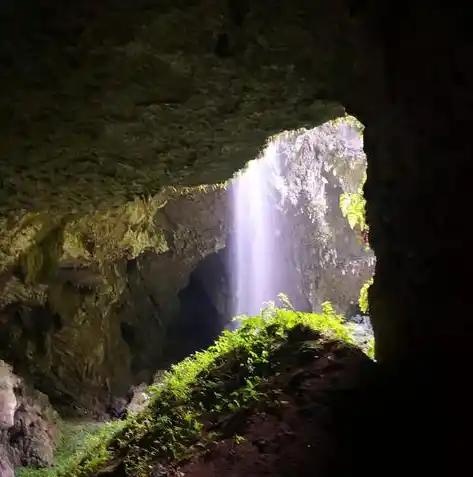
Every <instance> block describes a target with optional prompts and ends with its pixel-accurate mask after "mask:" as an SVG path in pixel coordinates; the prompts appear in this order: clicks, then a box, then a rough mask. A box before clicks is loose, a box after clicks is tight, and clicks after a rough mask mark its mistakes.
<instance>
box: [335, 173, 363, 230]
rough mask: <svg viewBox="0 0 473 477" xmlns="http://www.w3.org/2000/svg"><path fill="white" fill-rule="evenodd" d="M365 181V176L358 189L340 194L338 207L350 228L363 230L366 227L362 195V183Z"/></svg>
mask: <svg viewBox="0 0 473 477" xmlns="http://www.w3.org/2000/svg"><path fill="white" fill-rule="evenodd" d="M365 181H366V176H365V178H364V179H363V182H362V183H361V185H360V187H359V189H358V191H357V192H355V193H352V194H350V193H344V194H342V195H341V196H340V209H341V211H342V214H343V216H344V217H345V218H346V219H347V220H348V223H349V224H350V227H351V228H352V229H358V230H360V231H364V230H367V229H368V224H367V223H366V200H365V197H364V195H363V184H364V183H365Z"/></svg>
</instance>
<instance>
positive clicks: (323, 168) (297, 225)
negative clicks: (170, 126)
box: [227, 118, 375, 315]
mask: <svg viewBox="0 0 473 477" xmlns="http://www.w3.org/2000/svg"><path fill="white" fill-rule="evenodd" d="M361 129H362V125H361V124H359V123H357V122H356V121H355V120H354V119H353V118H351V119H348V120H343V121H337V122H330V123H326V124H324V125H323V126H320V127H318V128H315V129H311V130H305V131H295V132H287V133H284V134H282V135H280V136H277V137H275V138H274V139H273V141H272V143H271V144H270V145H269V146H268V148H267V149H266V150H265V151H264V152H263V153H262V155H261V159H260V161H261V163H260V164H258V165H257V167H258V168H260V169H258V171H257V173H255V172H256V169H252V171H253V172H252V171H250V172H249V174H250V175H251V174H253V176H252V178H251V179H250V180H249V181H248V182H246V176H245V175H244V173H243V174H242V176H241V177H240V178H238V179H236V183H235V187H237V188H238V189H237V190H238V191H240V192H237V193H236V194H235V193H233V194H232V196H233V197H234V200H241V198H240V197H239V195H238V194H240V193H246V192H244V191H245V190H247V189H251V188H255V187H258V188H259V189H260V191H263V192H259V193H258V194H255V195H258V197H257V198H256V197H255V198H254V199H253V198H252V199H251V200H250V201H249V207H251V201H252V200H261V201H264V203H265V204H266V205H265V206H264V207H261V208H262V209H264V210H265V213H267V214H269V215H271V217H270V219H269V220H264V218H261V220H263V222H264V224H260V223H253V222H251V223H246V222H245V223H243V224H237V226H240V227H243V228H245V234H249V237H248V238H245V237H243V236H242V234H241V233H239V234H236V233H235V231H234V230H233V229H232V231H231V234H233V236H234V237H231V240H230V244H229V249H230V250H229V253H230V256H229V257H228V259H227V261H229V265H228V267H227V268H228V269H229V271H230V275H232V272H236V269H237V268H238V267H236V266H235V264H236V262H237V260H238V250H239V247H238V244H236V243H235V241H236V240H249V242H250V243H249V245H248V247H252V246H254V245H253V242H252V241H253V238H252V235H251V234H252V232H253V230H252V228H253V227H270V228H271V230H269V231H267V232H265V233H264V241H267V242H268V244H267V246H268V247H269V249H270V250H271V254H272V256H271V267H272V269H271V272H270V274H271V277H269V276H268V277H265V276H264V272H260V273H259V275H260V279H261V280H264V279H265V278H266V279H267V281H268V283H263V284H258V283H254V284H252V286H255V287H258V286H262V287H263V288H264V287H266V288H267V287H270V288H271V293H272V295H273V296H274V298H273V299H275V298H276V295H277V294H278V293H284V294H286V295H288V297H289V298H290V301H291V302H292V304H293V306H295V307H296V308H297V309H299V310H304V311H317V312H319V311H321V304H322V303H323V302H324V301H331V302H332V304H333V305H334V307H335V309H336V311H337V312H339V313H341V314H343V315H346V314H347V313H348V312H349V309H350V308H353V306H352V305H353V304H356V303H357V300H358V296H359V292H360V289H361V286H362V285H363V284H364V283H365V282H366V281H367V280H368V279H369V278H371V276H372V274H373V270H374V263H375V258H374V254H373V253H372V251H370V250H367V249H366V248H365V246H364V245H363V243H362V241H361V239H360V237H359V236H357V234H356V233H355V232H354V231H353V230H352V229H351V228H350V226H349V224H348V221H347V219H346V218H345V217H343V215H342V213H341V210H340V196H341V195H342V194H343V193H345V192H355V191H357V190H358V188H359V187H360V186H361V184H362V180H363V177H364V174H365V171H366V156H365V154H364V152H363V142H362V139H361ZM256 181H260V183H257V182H256ZM239 184H240V185H239ZM230 188H232V186H230ZM241 191H243V192H241ZM260 196H262V197H260ZM248 213H249V211H248ZM239 220H244V221H246V219H245V218H239ZM255 220H258V221H259V220H260V218H258V219H255ZM234 226H235V224H233V227H234ZM246 229H248V230H246ZM260 240H263V239H260ZM260 246H263V247H264V244H261V245H260ZM252 260H253V261H255V263H254V264H252V265H251V266H253V267H254V266H261V267H264V266H265V264H264V263H260V264H258V263H257V262H258V257H253V259H252ZM251 266H250V264H244V265H243V267H244V270H246V269H248V270H249V273H248V277H247V279H248V280H250V281H251V279H252V273H251V270H252V269H251ZM274 275H276V276H274ZM229 281H230V282H232V281H233V282H235V279H234V277H232V276H230V279H229ZM268 291H269V290H268ZM260 305H262V303H261V304H260Z"/></svg>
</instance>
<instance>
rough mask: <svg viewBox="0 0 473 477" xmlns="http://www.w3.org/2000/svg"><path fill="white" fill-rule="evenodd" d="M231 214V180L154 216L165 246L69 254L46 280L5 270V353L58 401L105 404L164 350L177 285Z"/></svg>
mask: <svg viewBox="0 0 473 477" xmlns="http://www.w3.org/2000/svg"><path fill="white" fill-rule="evenodd" d="M224 215H225V194H224V189H222V188H216V189H215V192H214V193H212V194H211V195H209V194H208V193H207V192H206V190H205V189H203V190H195V191H188V192H187V193H186V194H185V195H181V196H179V197H177V198H175V199H173V200H169V201H168V202H167V203H166V205H165V206H163V207H162V208H159V210H157V211H155V214H154V216H153V217H152V218H151V221H152V223H151V224H148V226H147V227H149V228H150V229H151V228H152V229H153V231H154V233H155V234H158V236H159V237H162V241H161V242H160V244H161V245H160V246H159V247H158V246H154V247H152V246H149V245H148V250H147V251H146V252H143V253H139V254H138V255H136V256H135V255H134V254H132V253H130V255H129V257H128V259H117V260H116V261H109V260H108V259H106V260H103V261H101V260H98V259H97V260H95V263H94V257H92V258H89V259H88V260H87V258H86V257H84V256H81V257H80V260H79V259H77V258H76V259H75V262H73V263H72V264H71V261H70V258H68V257H67V256H66V257H65V258H63V259H62V260H61V261H59V263H58V268H57V270H56V271H55V273H54V275H53V276H52V277H51V278H49V280H44V281H43V283H40V284H27V283H25V280H24V279H22V277H18V275H14V274H12V273H10V275H7V274H6V273H5V275H4V283H3V299H4V300H5V302H4V303H3V307H2V309H1V311H0V329H1V334H0V349H1V350H2V355H3V356H4V357H5V358H6V359H8V360H9V361H10V362H12V363H14V364H15V366H16V367H17V368H18V370H19V371H20V372H21V373H22V375H24V376H27V377H28V378H29V379H31V380H32V382H34V383H35V385H36V386H37V387H38V389H40V390H41V391H43V392H45V393H46V394H47V395H48V396H50V398H51V399H52V401H53V403H54V404H55V405H56V406H58V408H59V409H61V410H64V411H67V412H71V410H74V412H79V413H83V412H85V411H86V410H88V411H92V412H94V411H96V412H98V413H101V412H103V411H104V409H105V407H106V405H107V402H108V399H109V396H114V395H124V394H125V393H126V391H127V389H128V388H129V386H130V385H131V384H134V383H135V380H137V381H136V383H135V384H137V383H140V382H142V381H147V380H150V379H151V378H152V375H153V373H154V371H155V369H156V366H158V365H159V363H161V362H162V361H163V360H164V359H165V356H163V352H164V341H165V337H166V333H167V329H168V327H169V325H170V324H171V323H172V322H173V320H175V319H176V316H177V314H178V311H179V300H178V292H179V290H180V289H181V288H183V287H184V286H185V284H186V281H187V279H188V277H189V274H190V271H191V270H192V269H193V268H194V267H195V266H196V264H197V263H198V262H199V260H201V259H202V258H203V257H204V256H205V255H207V254H209V253H212V252H215V251H217V250H218V249H219V248H221V247H223V246H224V244H225V236H226V229H225V227H226V225H225V222H224V221H223V220H222V217H223V216H224ZM109 220H110V219H109ZM108 225H109V226H110V227H113V226H115V227H117V226H119V225H120V224H116V223H114V222H113V220H110V221H109V222H108ZM104 226H107V224H104ZM164 244H165V246H164ZM110 245H111V246H109V248H108V249H106V250H111V247H113V244H110ZM68 250H70V249H68ZM103 250H105V249H104V248H103ZM66 253H67V251H66V252H65V255H66ZM77 389H80V390H81V392H80V393H77Z"/></svg>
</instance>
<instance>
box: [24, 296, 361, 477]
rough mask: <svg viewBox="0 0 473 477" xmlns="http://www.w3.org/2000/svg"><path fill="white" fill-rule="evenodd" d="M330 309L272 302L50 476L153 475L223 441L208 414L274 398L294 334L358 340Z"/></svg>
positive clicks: (167, 377) (174, 371)
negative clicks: (273, 381)
mask: <svg viewBox="0 0 473 477" xmlns="http://www.w3.org/2000/svg"><path fill="white" fill-rule="evenodd" d="M323 310H324V312H323V314H309V313H298V312H295V311H293V310H291V309H280V308H276V307H274V305H270V306H268V308H267V309H265V310H264V311H263V312H262V313H261V315H258V316H254V317H238V319H237V321H238V322H239V325H240V326H239V328H238V329H237V330H236V331H233V332H230V331H225V332H223V334H222V335H221V337H220V338H219V339H218V340H217V341H216V342H215V344H214V345H213V346H211V347H210V348H208V349H207V350H205V351H202V352H197V353H195V354H194V355H193V356H190V357H189V358H187V359H185V360H183V361H181V362H180V363H178V364H177V365H175V366H173V367H172V368H171V370H169V371H168V372H166V373H165V374H164V375H163V377H162V379H161V380H160V382H159V383H156V384H155V385H153V386H151V387H150V388H149V389H148V392H149V393H150V395H151V399H150V402H149V404H148V406H147V408H146V409H145V410H144V411H142V412H141V413H140V414H135V415H131V416H129V417H128V419H127V420H126V421H125V423H124V424H123V428H119V429H113V428H109V429H107V430H106V431H103V433H102V434H100V439H96V438H93V439H91V440H90V441H89V442H88V446H85V447H84V446H83V447H82V448H81V449H80V451H79V452H78V453H75V454H74V455H72V456H70V457H69V465H66V464H65V463H64V462H63V463H62V465H61V469H60V471H59V472H56V473H54V474H53V473H49V474H43V475H48V476H50V475H57V476H61V477H66V476H68V477H85V476H89V475H97V473H100V472H101V471H105V469H107V472H109V473H110V472H112V473H113V470H114V469H118V467H119V466H124V467H125V469H126V475H133V476H136V477H138V476H142V475H143V476H144V475H148V472H149V469H150V466H151V465H152V464H153V463H154V462H156V461H157V460H161V459H178V460H180V459H184V458H186V457H188V456H189V455H191V454H193V453H195V452H197V451H198V449H199V448H201V447H202V446H203V445H204V446H205V445H206V444H208V443H211V442H213V441H214V440H215V439H217V438H218V437H219V436H218V434H216V433H215V432H216V431H211V430H209V429H208V428H206V427H204V422H205V419H206V416H209V415H215V416H220V418H217V419H225V416H228V415H231V414H233V413H235V412H239V411H240V410H243V409H246V408H248V407H251V406H252V405H253V404H256V403H257V402H260V401H261V400H265V399H269V398H270V396H269V395H270V394H271V393H272V392H273V390H272V389H271V387H270V386H269V387H268V385H267V383H268V379H270V378H271V376H274V375H275V373H277V372H278V370H279V369H280V367H281V366H283V365H282V364H280V362H281V360H282V359H283V360H291V359H294V356H297V350H298V346H301V341H297V340H296V341H294V339H290V338H289V336H290V333H291V332H292V331H297V333H295V335H296V336H299V334H302V338H298V339H299V340H302V341H304V340H306V339H312V340H316V341H319V342H320V344H322V343H324V342H328V341H332V340H334V343H340V342H345V343H353V340H352V337H351V334H350V328H349V327H348V326H346V325H344V324H343V322H342V318H341V317H340V316H338V315H336V313H335V312H334V310H333V308H332V307H331V305H330V304H328V303H326V304H324V308H323ZM304 336H305V338H304ZM307 336H309V337H307ZM314 343H315V341H314ZM317 346H318V345H317ZM117 471H118V470H117ZM49 472H52V471H49ZM33 475H39V474H34V473H30V474H29V476H33Z"/></svg>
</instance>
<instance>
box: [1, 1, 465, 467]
mask: <svg viewBox="0 0 473 477" xmlns="http://www.w3.org/2000/svg"><path fill="white" fill-rule="evenodd" d="M39 3H40V2H34V1H33V0H32V1H30V2H23V3H21V4H14V5H10V7H9V9H8V12H7V11H5V13H4V15H3V17H2V22H1V23H2V25H1V26H2V28H1V36H2V41H1V45H2V46H1V51H0V58H1V61H2V65H5V66H4V70H3V72H2V76H1V78H0V87H1V91H2V95H1V99H0V111H1V113H0V171H1V174H0V181H1V192H0V207H1V211H2V213H4V214H6V216H8V217H9V220H8V221H4V222H3V224H2V229H4V230H7V229H8V227H9V226H10V225H9V224H10V223H15V221H17V220H19V218H20V217H21V216H22V214H24V213H25V212H26V211H30V212H31V211H35V212H36V211H39V212H45V211H46V212H50V213H52V214H53V215H54V214H57V216H58V217H59V216H67V215H68V214H73V215H74V214H76V215H77V214H79V215H80V214H84V213H87V212H90V211H91V210H92V209H93V208H101V209H106V208H109V207H111V206H114V205H123V204H124V203H125V202H126V201H128V200H131V199H132V198H133V197H134V196H136V195H138V194H148V193H149V194H155V193H158V192H159V191H160V190H161V188H162V187H163V186H166V185H171V184H175V185H180V184H182V185H193V184H198V183H206V182H216V181H219V180H223V179H226V178H228V177H229V176H230V174H231V173H232V172H233V171H234V170H235V169H237V168H238V167H240V166H242V165H243V163H244V162H245V161H246V160H247V159H248V158H249V157H254V155H255V152H256V151H257V150H258V148H259V147H260V146H261V144H262V143H263V141H264V139H265V137H266V136H267V135H268V134H270V133H274V132H277V131H278V130H281V129H288V128H294V127H297V126H302V125H309V126H314V125H316V124H317V123H320V122H322V121H323V120H325V119H328V118H330V117H333V116H336V115H338V114H340V108H339V107H337V104H341V105H343V106H344V107H345V108H347V110H349V111H350V112H351V113H352V114H354V115H355V116H357V117H358V119H360V121H362V122H363V123H364V124H365V125H366V130H365V150H366V152H367V155H368V162H369V164H368V181H367V183H366V198H367V201H368V221H369V223H370V226H371V234H370V235H371V243H372V246H373V249H374V250H375V253H376V256H377V271H376V281H375V285H374V286H373V287H372V290H371V293H370V299H371V308H372V320H373V324H374V329H375V333H376V339H377V356H378V359H379V360H380V362H381V363H384V364H385V365H386V366H388V365H390V364H392V365H393V369H395V370H397V373H398V374H399V372H400V370H401V369H404V370H407V371H409V372H406V375H409V373H411V374H412V375H415V376H416V377H417V381H416V383H414V384H412V385H413V386H414V388H415V387H417V389H419V387H420V386H421V382H422V383H423V384H425V385H426V387H425V389H432V387H433V386H434V385H433V384H432V383H434V382H435V381H436V380H437V378H438V376H439V375H440V376H442V378H441V379H442V380H443V382H442V389H441V390H439V393H437V394H436V398H438V397H439V394H441V395H442V396H443V397H445V398H447V396H446V391H445V389H449V390H450V392H452V393H453V394H454V395H455V398H454V399H456V400H457V402H456V406H455V410H458V411H455V412H458V413H460V410H461V409H465V407H464V406H462V405H461V404H462V403H463V401H462V399H465V397H462V396H460V393H459V392H454V391H453V390H452V389H453V388H452V387H449V386H446V385H445V384H446V381H447V382H449V383H455V379H460V378H461V377H462V376H463V375H464V374H465V373H467V372H468V369H469V367H470V366H471V357H470V344H471V341H472V334H473V332H472V320H471V318H470V316H469V315H470V312H469V311H468V310H469V309H470V306H469V303H467V301H468V302H469V300H467V299H466V298H467V297H469V293H468V291H469V287H468V285H467V284H468V280H467V279H466V278H464V277H468V276H469V271H470V270H471V265H472V258H471V257H472V255H471V253H470V251H469V249H468V244H469V237H470V233H469V230H468V229H469V227H470V224H469V223H468V222H469V219H468V214H467V213H466V212H467V211H466V204H468V203H469V197H468V195H469V178H470V173H469V172H470V171H471V146H470V144H469V141H468V140H467V138H468V135H469V133H470V131H471V126H472V117H471V109H472V108H471V106H472V92H471V88H470V84H469V78H470V75H469V72H470V71H471V70H472V66H473V65H472V62H473V55H472V54H471V49H472V48H471V41H470V39H469V20H468V16H467V15H465V14H464V12H463V11H462V9H461V8H459V7H458V6H455V5H452V4H450V5H446V4H445V3H444V2H438V3H437V4H428V5H426V4H425V3H424V2H421V1H420V0H419V1H411V2H405V1H396V2H394V1H386V2H375V1H373V0H364V1H363V0H359V1H356V0H336V1H333V2H322V1H309V0H292V1H291V2H289V1H285V0H279V1H275V2H266V1H263V0H261V1H259V0H253V1H249V0H248V1H241V2H233V1H228V2H220V1H216V0H192V1H191V0H177V1H173V2H171V1H167V0H163V1H154V2H153V1H150V0H133V1H131V0H107V1H103V2H92V1H89V0H85V1H82V2H76V4H74V5H72V4H64V3H61V2H57V1H54V0H49V1H47V2H41V8H39V7H38V4H39ZM76 215H74V217H76ZM5 220H6V219H5ZM61 224H62V222H59V225H58V227H59V228H60V227H61ZM445 343H449V344H451V343H454V346H455V354H456V363H455V365H453V366H452V365H451V362H450V360H448V359H447V358H446V357H445V356H444V354H443V353H441V352H439V346H442V347H445V346H447V348H448V347H449V346H450V345H448V344H447V345H445ZM419 370H420V371H421V372H420V373H419ZM393 373H394V374H393V376H397V375H396V372H394V371H393ZM393 379H394V378H393ZM396 379H397V378H396ZM406 379H407V378H406ZM413 379H414V378H413ZM429 383H430V387H429ZM414 388H413V389H414ZM430 396H431V395H430ZM451 397H452V396H450V398H451ZM419 402H420V401H419ZM425 402H426V401H424V407H423V408H422V409H423V413H422V415H425V416H426V415H427V414H426V410H427V409H432V408H429V406H425ZM451 412H453V411H451ZM455 416H456V417H457V418H459V419H461V421H462V423H464V422H465V421H466V420H465V416H461V417H460V416H459V415H457V414H455ZM450 418H451V419H453V416H452V415H450ZM459 419H454V420H456V422H458V421H459ZM416 422H417V423H418V428H416V429H418V432H421V431H420V430H419V429H421V428H422V425H421V424H420V423H419V422H422V423H423V424H425V423H426V422H427V420H422V419H421V418H420V417H418V418H417V421H416ZM441 423H442V424H447V419H446V418H443V419H442V420H441ZM436 425H437V426H439V425H440V423H439V422H437V423H436ZM424 431H425V428H424ZM411 434H412V436H415V435H417V434H416V432H412V433H411ZM449 435H450V436H453V435H458V434H455V433H454V434H452V433H450V434H449ZM424 437H425V435H424ZM412 439H414V437H412ZM413 442H414V441H413ZM457 444H458V446H457V453H460V452H461V450H462V449H464V445H465V444H464V443H463V444H462V442H460V441H458V442H457ZM436 445H437V444H436ZM435 450H437V447H435V448H431V449H430V451H431V452H433V451H435ZM458 455H460V454H458ZM455 462H456V463H458V462H461V459H459V460H457V461H455ZM438 465H439V464H438Z"/></svg>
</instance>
